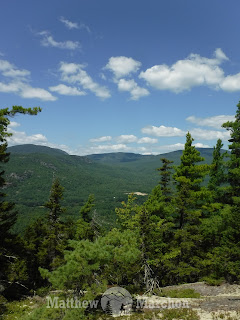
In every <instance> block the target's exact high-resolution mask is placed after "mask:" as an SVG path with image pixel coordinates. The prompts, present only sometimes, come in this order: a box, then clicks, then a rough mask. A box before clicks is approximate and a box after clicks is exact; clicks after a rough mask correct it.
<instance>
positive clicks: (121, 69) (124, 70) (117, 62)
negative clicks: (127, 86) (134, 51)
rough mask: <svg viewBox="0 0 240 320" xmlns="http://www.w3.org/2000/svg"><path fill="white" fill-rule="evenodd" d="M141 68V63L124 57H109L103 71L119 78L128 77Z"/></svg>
mask: <svg viewBox="0 0 240 320" xmlns="http://www.w3.org/2000/svg"><path fill="white" fill-rule="evenodd" d="M140 66H141V62H139V61H137V60H134V59H133V58H128V57H124V56H120V57H111V58H110V59H109V60H108V63H107V65H106V66H105V69H108V70H110V71H112V72H113V74H114V76H115V77H116V78H121V77H125V76H127V75H129V74H130V73H133V72H137V71H138V69H139V68H140Z"/></svg>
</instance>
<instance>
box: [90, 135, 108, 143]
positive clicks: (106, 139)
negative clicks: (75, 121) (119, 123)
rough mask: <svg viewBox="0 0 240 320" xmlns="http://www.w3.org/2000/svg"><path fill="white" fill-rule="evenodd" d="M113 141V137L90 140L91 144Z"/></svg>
mask: <svg viewBox="0 0 240 320" xmlns="http://www.w3.org/2000/svg"><path fill="white" fill-rule="evenodd" d="M111 140H112V137H111V136H103V137H100V138H95V139H90V142H105V141H111Z"/></svg>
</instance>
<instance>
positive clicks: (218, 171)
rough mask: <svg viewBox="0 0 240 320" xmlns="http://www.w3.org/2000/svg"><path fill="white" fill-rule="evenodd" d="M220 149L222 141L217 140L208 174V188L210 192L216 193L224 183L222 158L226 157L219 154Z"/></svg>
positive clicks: (223, 154)
mask: <svg viewBox="0 0 240 320" xmlns="http://www.w3.org/2000/svg"><path fill="white" fill-rule="evenodd" d="M222 147H223V143H222V140H221V139H218V141H217V144H216V146H215V147H214V148H213V159H212V165H211V167H210V172H209V176H210V180H209V183H208V188H209V189H210V190H215V191H218V190H219V187H220V186H221V184H223V183H224V181H225V174H224V169H225V163H224V157H225V156H226V153H225V152H224V153H221V149H222Z"/></svg>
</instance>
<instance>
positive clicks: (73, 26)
mask: <svg viewBox="0 0 240 320" xmlns="http://www.w3.org/2000/svg"><path fill="white" fill-rule="evenodd" d="M59 20H60V21H61V22H62V23H63V24H65V26H66V27H67V28H68V29H79V25H78V23H77V22H72V21H69V20H67V19H65V18H64V17H60V18H59Z"/></svg>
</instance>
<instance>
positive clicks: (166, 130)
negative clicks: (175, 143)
mask: <svg viewBox="0 0 240 320" xmlns="http://www.w3.org/2000/svg"><path fill="white" fill-rule="evenodd" d="M141 131H142V133H146V134H149V135H152V136H156V137H182V136H184V135H185V134H186V132H185V131H183V130H181V129H178V128H175V127H165V126H159V127H155V126H147V127H144V128H142V129H141Z"/></svg>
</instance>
